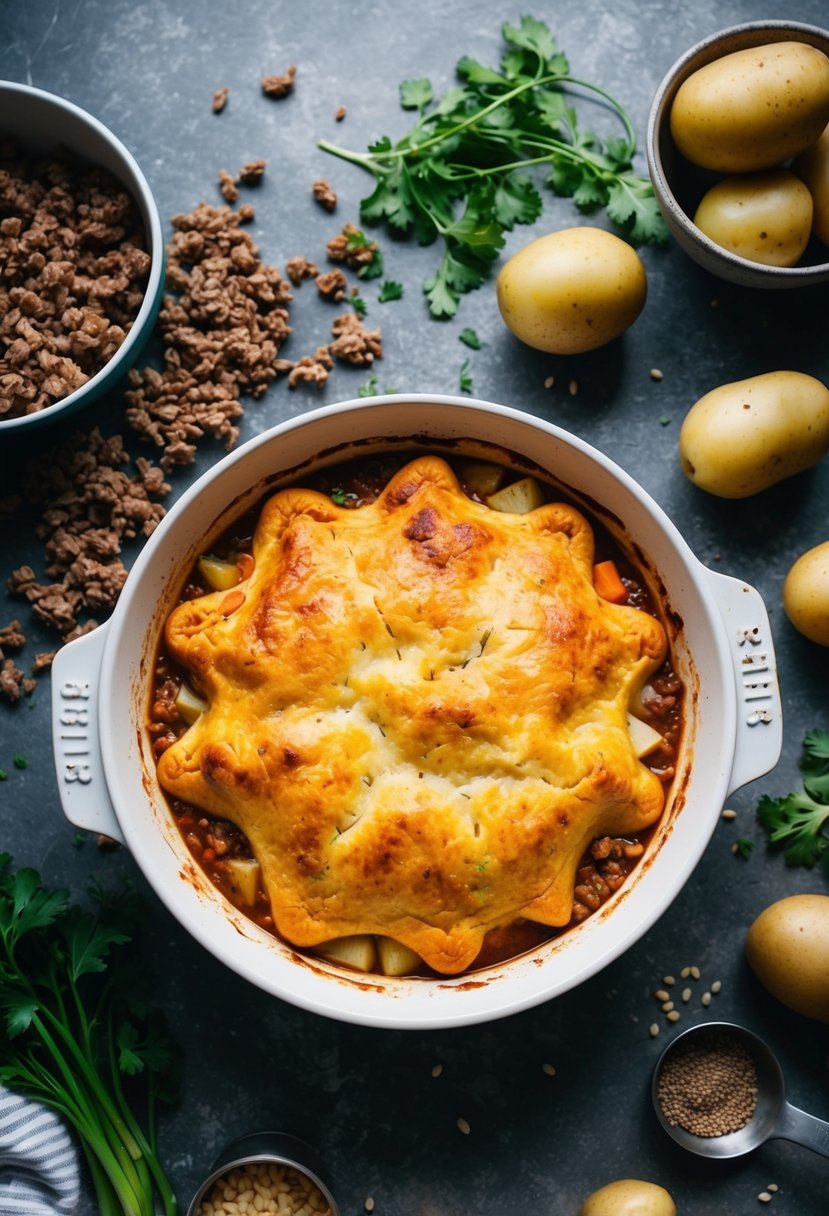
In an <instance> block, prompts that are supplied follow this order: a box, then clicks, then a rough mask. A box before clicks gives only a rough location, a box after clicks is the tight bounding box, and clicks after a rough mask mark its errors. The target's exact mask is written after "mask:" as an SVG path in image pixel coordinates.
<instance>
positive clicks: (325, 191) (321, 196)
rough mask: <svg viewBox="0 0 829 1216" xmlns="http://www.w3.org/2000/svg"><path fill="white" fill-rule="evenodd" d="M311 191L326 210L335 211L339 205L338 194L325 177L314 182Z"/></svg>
mask: <svg viewBox="0 0 829 1216" xmlns="http://www.w3.org/2000/svg"><path fill="white" fill-rule="evenodd" d="M311 193H312V194H313V196H314V198H315V199H316V200H317V202H318V203H319V205H320V206H321V207H324V208H325V210H326V211H333V210H334V209H335V207H336V206H337V195H336V194H335V192H334V191H333V190H332V189H331V186H330V185H329V183H328V182H327V181H325V180H324V179H323V178H320V179H319V180H318V181H315V182H314V183H313V184H312V186H311Z"/></svg>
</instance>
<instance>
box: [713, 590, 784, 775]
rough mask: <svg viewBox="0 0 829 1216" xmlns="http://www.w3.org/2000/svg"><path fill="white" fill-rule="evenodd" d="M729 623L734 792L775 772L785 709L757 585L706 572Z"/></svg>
mask: <svg viewBox="0 0 829 1216" xmlns="http://www.w3.org/2000/svg"><path fill="white" fill-rule="evenodd" d="M704 569H705V574H706V576H707V578H708V581H709V584H710V587H711V590H712V592H713V595H714V599H715V600H716V603H717V607H718V608H719V610H720V615H721V617H722V619H723V622H724V624H725V632H726V637H727V639H728V649H729V652H730V654H731V660H732V663H733V665H734V680H735V684H736V692H737V735H736V740H735V748H734V762H733V765H732V768H731V776H730V778H729V782H728V793H729V794H733V793H734V791H735V790H738V789H739V788H740V787H741V786H743V785H746V784H747V783H748V782H749V781H754V780H756V779H757V778H758V777H762V776H763V774H764V773H767V772H769V771H770V770H771V769H773V768H774V766H775V764H776V763H777V761H778V760H779V759H780V751H781V749H782V746H783V707H782V704H781V701H780V686H779V684H778V682H777V663H776V660H775V655H774V642H773V640H772V635H771V625H770V623H769V617H768V613H767V612H766V606H765V604H764V603H763V599H762V596H761V595H760V593H759V591H757V590H755V588H754V587H751V586H749V584H748V583H744V582H743V580H742V579H739V578H731V577H730V576H729V575H727V574H719V573H717V572H716V571H714V570H708V569H707V568H705V567H704Z"/></svg>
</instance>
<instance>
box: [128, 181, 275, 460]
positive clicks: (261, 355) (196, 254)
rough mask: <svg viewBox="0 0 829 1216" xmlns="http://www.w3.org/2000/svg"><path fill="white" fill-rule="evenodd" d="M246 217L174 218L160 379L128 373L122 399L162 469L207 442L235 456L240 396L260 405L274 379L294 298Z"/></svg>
mask: <svg viewBox="0 0 829 1216" xmlns="http://www.w3.org/2000/svg"><path fill="white" fill-rule="evenodd" d="M252 215H253V210H252V208H247V209H245V208H244V207H240V208H239V210H238V211H233V210H231V208H229V207H211V206H209V205H208V204H207V203H200V204H199V205H198V206H197V207H196V208H195V209H194V210H193V211H191V212H189V213H188V214H186V215H177V216H175V217H174V218H173V228H174V235H173V238H172V241H171V242H170V243H169V245H168V249H167V286H168V287H169V288H170V290H171V292H174V293H175V295H173V294H171V295H168V296H166V297H165V299H164V304H163V306H162V308H161V311H160V313H159V319H158V332H159V334H160V336H161V339H162V342H163V345H164V366H163V370H162V371H160V372H159V371H156V370H154V369H152V368H148V369H146V370H144V371H143V372H138V371H136V370H133V371H131V372H130V375H129V382H130V388H129V390H128V392H127V394H126V396H127V400H128V402H129V408H128V409H127V420H128V422H129V424H130V426H131V427H133V429H134V430H136V431H138V432H139V434H141V435H142V436H143V437H144V438H146V439H149V440H150V441H151V442H152V443H154V444H156V446H157V447H159V448H162V449H163V454H162V456H161V466H162V468H164V469H169V468H171V467H172V466H173V465H179V464H189V463H191V461H192V460H193V458H194V456H195V452H196V442H195V441H196V440H198V439H199V438H201V437H202V436H203V435H205V434H210V435H212V436H213V437H214V438H215V439H219V440H224V442H225V446H226V447H227V449H228V450H229V449H230V448H231V447H233V444H234V443H235V442H236V439H237V438H238V434H239V428H238V426H235V425H234V422H235V419H237V418H239V417H240V416H241V415H242V412H243V410H242V404H241V401H240V400H239V398H240V396H241V395H242V394H249V395H250V396H252V397H254V398H256V397H260V396H261V395H262V394H263V393H264V392H265V390H266V389H267V387H268V385H269V384H270V383H271V382H272V381H273V380H274V379H275V378H276V376H277V375H278V374H279V368H278V366H277V356H278V353H279V349H280V347H281V345H282V343H283V342H284V341H285V339H286V338H287V336H288V334H289V333H290V332H291V331H290V327H289V325H288V310H287V307H286V305H287V304H288V302H289V301H290V299H291V291H290V286H289V284H288V283H286V282H285V281H284V280H283V279H282V277H281V275H280V273H279V271H278V270H277V269H276V267H275V266H269V265H266V264H265V263H263V262H262V261H260V258H259V252H258V250H257V248H256V245H255V244H254V242H253V240H252V238H251V237H250V236H249V235H248V233H247V232H245V231H244V230H243V228H242V227H241V225H242V223H243V222H244V221H245V220H247V219H249V218H251V217H252Z"/></svg>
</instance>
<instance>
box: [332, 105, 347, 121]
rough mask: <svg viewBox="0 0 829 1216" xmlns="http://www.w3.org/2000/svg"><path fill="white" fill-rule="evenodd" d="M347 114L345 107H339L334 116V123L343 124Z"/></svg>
mask: <svg viewBox="0 0 829 1216" xmlns="http://www.w3.org/2000/svg"><path fill="white" fill-rule="evenodd" d="M346 113H347V111H346V108H345V106H337V112H336V113H335V115H334V122H342V120H343V119H344V118H345V116H346Z"/></svg>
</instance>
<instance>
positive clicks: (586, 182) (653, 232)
mask: <svg viewBox="0 0 829 1216" xmlns="http://www.w3.org/2000/svg"><path fill="white" fill-rule="evenodd" d="M501 32H502V34H503V38H504V42H505V43H506V49H505V51H504V53H503V54H502V56H501V61H500V65H499V67H498V68H497V69H495V68H488V67H485V66H484V65H483V64H480V63H478V62H477V61H476V60H475V59H472V58H470V57H469V56H464V58H462V59H461V60H460V61H459V62H458V64H457V69H456V70H457V75H458V78H459V80H460V85H459V86H457V87H454V88H450V89H449V90H447V92H446V93H445V94H444V95H443V96H442V97H441V98H438V99H435V98H434V97H433V91H432V86H431V84H430V83H429V81H428V80H409V81H405V82H404V83H403V84H402V85H401V86H400V100H401V105H402V106H403V108H404V109H406V110H417V111H418V112H419V113H418V119H417V122H416V123H415V125H414V126H413V127H412V129H411V130H410V131H409V132H408V133H407V134H406V135H404V136H403V138H402V139H400V140H398V141H397V142H396V143H392V141H391V139H390V138H389V137H388V136H386V135H384V136H383V137H382V138H381V139H378V140H377V141H376V142H375V143H373V144H371V145H370V147H369V148H368V151H367V152H353V151H350V150H348V149H346V148H341V147H338V146H337V145H336V144H332V143H330V142H329V141H328V140H320V141H319V147H320V148H322V149H323V151H325V152H330V153H331V154H332V155H334V156H339V157H341V158H342V159H343V160H347V161H350V162H352V163H353V164H356V165H360V166H361V167H362V168H364V169H366V170H367V171H368V172H369V173H371V174H372V175H373V177H374V179H375V186H374V190H373V191H372V193H371V194H370V195H368V196H367V197H366V198H364V199H363V200H362V203H361V205H360V217H361V219H362V221H363V222H364V223H367V224H380V223H385V224H387V225H388V227H389V228H390V229H391V230H392V232H393V233H395V234H396V235H398V236H399V235H413V236H414V237H415V238H416V239H417V241H418V242H419V243H420V244H423V245H427V244H431V243H432V242H433V241H435V240H438V239H441V240H442V241H443V246H444V248H443V257H442V259H441V261H440V263H439V265H438V267H437V269H436V271H435V273H434V275H432V276H431V277H430V278H429V279H428V280H427V281H426V283H425V285H424V290H425V292H426V296H427V299H428V303H429V311H430V312H431V314H432V316H433V317H451V316H453V315H454V314H455V312H456V311H457V308H458V303H459V299H460V296H461V295H463V294H464V293H465V292H468V291H472V290H474V289H475V288H476V287H480V285H481V284H482V283H483V281H484V280H485V279H486V277H487V275H488V273H489V270H490V268H491V266H492V263H493V262H494V261H495V259H496V258H497V257H498V254H499V252H500V250H501V249H502V247H503V245H504V233H505V232H508V231H511V230H512V228H513V227H514V226H515V225H516V224H531V223H533V222H534V221H535V220H537V219H538V217H539V215H540V214H541V211H542V206H543V204H542V200H541V196H540V194H539V192H538V190H537V189H536V187H535V185H534V183H533V181H532V179H531V178H530V177H529V176H528V175H527V173H526V172H525V171H526V170H528V169H532V168H535V167H538V166H542V167H544V168H546V169H547V171H548V174H547V177H546V179H545V181H546V184H547V185H548V186H550V187H551V188H552V190H553V191H554V192H555V193H556V194H559V195H564V196H567V197H570V198H572V199H573V202H574V203H575V205H576V207H577V208H578V209H579V210H580V211H595V210H596V209H598V208H601V207H603V208H604V209H605V210H606V212H607V214H608V216H609V218H610V219H611V220H612V221H613V222H614V223H615V224H617V225H619V226H620V227H621V228H622V229H623V230H624V232H625V233H626V234H627V235H628V236H629V237H630V238H631V239H633V240H635V241H644V242H650V241H653V242H662V241H665V240H666V239H667V236H668V231H667V227H666V225H665V221H664V220H663V218H662V215H661V213H660V211H659V207H658V205H657V202H656V199H655V197H654V193H653V187H652V185H651V182H650V179H649V178H647V177H641V176H638V175H637V174H636V173H634V171H633V168H632V165H633V158H634V155H635V153H636V137H635V134H634V131H633V126H632V124H631V121H630V118H629V116H628V114H627V112H626V110H625V109H624V108H623V106H622V105H621V104H620V103H619V102H618V101H616V100H615V99H614V98H613V97H611V96H610V95H609V94H608V93H607V92H606V91H605V90H604V89H602V88H600V87H599V86H598V85H594V84H590V83H589V82H587V81H584V80H581V79H579V78H578V77H576V76H573V75H571V73H570V65H569V62H568V60H567V58H566V56H565V55H564V54H563V52H562V51H561V50H560V49H559V47H558V45H557V43H556V40H555V38H554V37H553V35H552V33H551V32H550V30H549V29H548V27H547V26H546V25H545V24H544V23H543V22H541V21H537V20H536V19H535V18H533V17H522V18H521V21H520V24H519V25H518V26H513V25H510V24H508V23H507V24H504V25H503V26H502V31H501ZM585 90H586V91H587V92H588V93H589V94H592V95H593V97H594V98H595V99H596V100H598V101H599V102H601V104H602V105H603V106H605V107H609V108H610V109H611V110H612V111H613V112H614V113H615V115H616V117H617V118H618V119H619V121H620V123H621V127H622V132H623V133H622V135H618V136H610V137H607V138H605V139H601V138H600V137H599V136H598V135H596V134H595V133H594V132H592V131H589V130H586V129H584V128H582V127H580V126H579V120H578V115H577V113H576V109H575V107H574V106H573V105H572V104H570V98H571V95H572V93H573V92H574V91H576V92H583V91H585ZM372 267H373V263H372ZM360 273H361V274H362V273H363V272H362V271H361V272H360Z"/></svg>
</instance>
